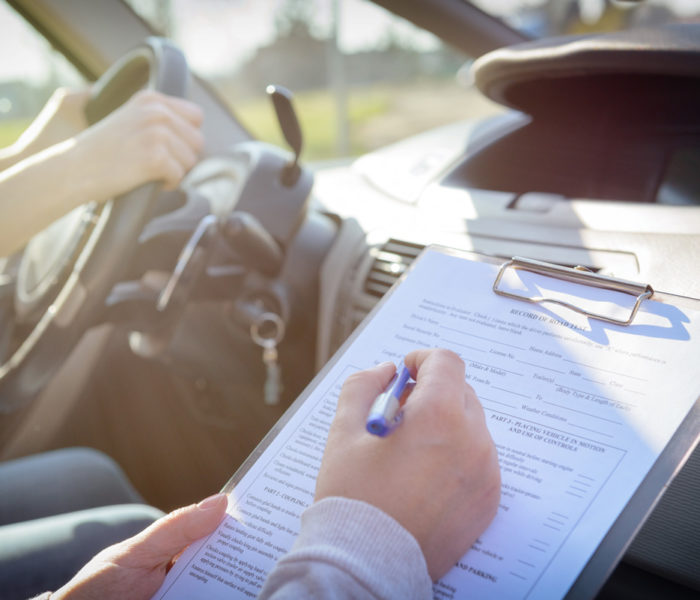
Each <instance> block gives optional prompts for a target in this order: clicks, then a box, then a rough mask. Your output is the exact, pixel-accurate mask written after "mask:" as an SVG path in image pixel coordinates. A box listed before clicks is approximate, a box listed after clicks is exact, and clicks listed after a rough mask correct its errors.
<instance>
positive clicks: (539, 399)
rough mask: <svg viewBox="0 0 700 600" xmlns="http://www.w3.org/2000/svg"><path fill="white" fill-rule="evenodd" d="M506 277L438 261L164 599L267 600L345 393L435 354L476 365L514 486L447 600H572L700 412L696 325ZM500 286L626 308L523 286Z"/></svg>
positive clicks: (293, 425)
mask: <svg viewBox="0 0 700 600" xmlns="http://www.w3.org/2000/svg"><path fill="white" fill-rule="evenodd" d="M496 270H497V267H496V266H494V265H490V264H485V263H480V262H473V261H469V260H464V259H462V258H459V257H455V256H452V255H448V254H444V253H441V252H438V251H435V250H430V251H427V252H426V253H425V254H424V255H423V256H422V258H421V259H420V260H419V261H418V262H417V263H416V265H415V266H414V269H413V271H412V272H411V273H410V275H409V277H408V278H407V279H406V280H405V281H404V282H403V283H402V284H401V285H400V286H399V287H398V288H397V289H396V290H395V291H394V292H393V294H392V295H391V297H390V298H388V300H387V301H386V302H385V303H384V304H383V305H382V306H381V307H380V309H379V310H378V311H377V312H376V314H375V315H374V317H373V319H372V321H371V323H370V324H368V325H367V326H365V327H364V328H363V329H362V331H361V332H360V334H359V335H358V336H357V337H356V338H355V340H354V341H353V342H352V344H351V345H350V347H348V348H347V349H346V350H345V352H344V353H343V355H342V357H340V358H339V359H338V360H337V361H336V362H335V363H334V365H333V366H332V367H331V368H330V370H329V371H328V372H327V373H326V375H325V377H324V378H323V379H322V381H320V383H318V384H317V385H316V386H315V388H314V389H313V391H311V393H310V394H309V396H308V398H307V399H306V401H305V402H304V403H303V405H302V406H301V407H300V408H299V409H298V410H297V412H296V413H295V414H294V415H293V416H292V418H291V419H290V420H289V422H288V423H287V424H286V425H285V426H284V428H283V429H282V431H281V432H280V433H279V434H278V435H277V436H276V437H275V438H274V439H273V440H272V442H271V443H270V445H269V446H268V447H267V449H266V450H265V452H264V453H263V454H262V455H261V457H260V458H259V459H258V460H257V461H256V462H255V464H254V465H253V466H252V467H251V468H250V469H249V471H248V472H247V473H246V474H245V475H244V476H243V478H242V479H241V480H240V482H239V483H238V485H236V487H235V490H233V492H232V494H231V502H230V506H231V511H230V512H231V514H237V515H238V517H237V518H234V517H232V516H230V517H227V519H226V520H225V521H224V523H223V524H222V526H221V527H220V528H219V530H218V531H217V532H215V533H214V534H212V535H211V536H209V537H208V538H206V539H204V540H202V541H200V542H198V543H197V544H194V545H193V546H192V547H191V548H190V549H189V550H188V551H187V552H186V554H185V555H183V557H182V558H181V559H180V560H179V561H178V563H177V564H176V565H175V567H174V568H173V569H172V571H171V573H170V574H169V575H168V578H167V579H166V582H165V584H164V585H163V587H162V588H161V590H160V591H159V592H158V593H157V594H156V596H155V598H157V599H159V600H160V599H164V600H173V599H184V598H188V599H193V598H208V599H217V598H222V599H223V598H237V597H240V598H246V597H255V596H256V594H257V593H258V592H259V590H260V588H261V586H262V584H263V582H264V580H265V576H266V574H267V572H268V571H269V570H270V569H271V568H272V566H273V565H274V563H275V561H276V560H277V558H279V557H280V556H281V555H282V554H283V553H284V552H286V551H287V549H288V548H290V547H291V545H292V543H293V541H294V539H295V537H296V535H297V532H298V528H299V515H300V514H301V512H302V511H303V509H304V508H305V507H306V506H308V505H310V504H311V502H312V500H313V492H314V485H315V477H316V473H317V470H318V467H319V464H320V459H321V456H322V453H323V449H324V446H325V440H326V434H327V431H328V427H329V425H330V422H331V420H332V418H333V414H334V410H335V403H336V400H337V397H338V394H339V392H340V388H341V385H342V383H343V381H344V380H345V378H346V377H347V376H348V375H349V374H350V373H352V372H354V371H356V370H359V369H364V368H367V367H370V366H372V365H374V364H377V363H380V362H383V361H386V360H393V361H395V362H399V361H400V360H401V359H402V358H403V356H404V355H405V354H406V353H407V352H409V351H411V350H413V349H416V348H430V347H446V348H450V349H452V350H454V351H455V352H457V353H458V354H460V355H461V356H462V358H463V359H464V361H465V363H466V365H467V380H468V381H469V383H470V384H471V385H472V386H473V387H474V389H475V390H476V392H477V395H478V396H479V398H480V400H481V401H482V403H483V406H484V409H485V412H486V417H487V424H488V427H489V429H490V431H491V434H492V436H493V438H494V440H495V443H496V445H497V447H498V452H499V461H500V465H501V472H502V481H503V488H502V498H501V504H500V508H499V511H498V514H497V515H496V518H495V519H494V521H493V523H492V524H491V526H490V527H489V528H488V529H487V531H486V532H484V534H483V535H482V536H481V537H480V539H479V540H478V541H477V543H476V544H475V545H474V547H473V548H472V549H471V550H470V551H469V552H468V553H467V554H466V555H465V556H464V557H463V558H462V559H461V560H460V561H459V562H458V563H457V565H456V566H455V567H454V568H453V569H452V570H451V571H450V572H449V573H448V574H447V575H446V576H445V577H444V578H443V579H442V580H441V581H439V582H438V583H437V584H435V586H434V594H435V597H436V598H441V599H450V598H464V597H468V598H470V599H472V600H477V599H482V598H484V599H486V598H499V599H509V598H557V597H562V596H564V595H565V594H566V592H567V590H568V589H569V587H570V586H571V584H572V583H573V582H574V580H575V579H576V577H577V576H578V574H579V573H580V571H581V569H582V568H583V567H584V565H585V564H586V562H587V561H588V559H589V557H590V556H591V554H592V553H593V552H594V551H595V549H596V547H597V546H598V544H599V543H600V541H601V540H602V538H603V536H604V535H605V534H606V532H607V531H608V529H609V528H610V526H611V525H612V524H613V522H614V521H615V519H616V518H617V517H618V515H619V514H620V512H621V511H622V509H623V508H624V506H625V504H626V503H627V501H628V500H629V499H630V497H631V496H632V494H633V493H634V491H635V490H636V488H637V486H638V485H639V484H640V482H641V481H642V479H643V478H644V476H645V475H646V474H647V472H648V470H649V469H650V467H651V466H652V464H653V462H654V460H655V459H656V458H657V457H658V455H659V454H660V452H661V451H662V450H663V448H664V447H665V445H666V444H667V443H668V441H669V439H670V438H671V436H672V435H673V433H674V432H675V431H676V429H677V428H678V426H679V425H680V423H681V421H682V420H683V418H684V417H685V416H686V414H687V413H688V411H689V410H690V408H691V407H692V406H693V404H694V402H695V399H696V398H697V397H698V393H699V392H700V370H699V369H697V356H699V355H700V317H699V315H698V314H697V313H694V312H691V311H688V310H680V309H679V308H677V307H674V306H671V305H667V304H661V303H657V302H651V301H647V302H645V303H644V304H643V307H642V311H641V312H640V313H639V315H638V316H637V318H636V319H635V322H634V324H633V325H631V326H629V327H618V326H614V325H609V324H605V323H603V322H601V321H592V320H591V321H589V320H588V319H585V318H581V317H575V316H573V315H572V314H571V312H570V311H566V310H565V309H561V310H559V309H557V310H556V311H553V310H552V309H550V308H546V307H541V306H538V305H530V304H526V303H523V302H519V301H517V300H510V299H507V298H502V297H500V296H496V295H495V294H494V293H493V292H492V291H491V285H492V282H493V280H494V277H495V273H496ZM504 284H505V285H510V286H512V287H514V288H522V289H530V290H532V289H538V288H540V287H542V286H546V287H547V289H548V290H555V291H556V292H557V293H559V294H563V295H569V296H571V295H572V294H573V295H574V297H576V295H583V296H585V297H586V298H587V300H588V301H590V302H592V303H598V304H601V303H606V302H608V303H609V304H615V303H617V302H618V301H619V298H618V296H617V295H616V294H614V293H611V292H606V291H605V290H597V289H592V288H586V289H585V290H582V289H581V286H576V285H574V284H569V283H565V282H561V281H556V280H552V279H545V278H541V277H539V276H537V275H533V274H531V273H527V272H518V273H517V274H511V275H509V279H508V280H507V281H506V282H505V283H504ZM601 305H602V304H601ZM409 400H410V399H409Z"/></svg>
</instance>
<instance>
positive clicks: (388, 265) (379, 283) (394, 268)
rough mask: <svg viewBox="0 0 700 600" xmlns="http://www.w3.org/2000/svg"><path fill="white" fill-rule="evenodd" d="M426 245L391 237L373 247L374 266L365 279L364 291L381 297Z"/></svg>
mask: <svg viewBox="0 0 700 600" xmlns="http://www.w3.org/2000/svg"><path fill="white" fill-rule="evenodd" d="M423 248H424V246H422V245H420V244H412V243H410V242H404V241H402V240H395V239H390V240H389V241H388V242H386V243H385V244H384V245H382V246H380V247H378V248H374V249H372V250H371V251H370V252H371V254H372V256H373V259H374V260H373V261H372V266H371V267H370V269H369V272H368V273H367V278H366V279H365V284H364V292H365V293H366V294H369V295H370V296H374V297H376V298H381V297H382V296H383V295H384V294H385V293H386V292H388V291H389V288H390V287H391V286H392V285H394V282H395V281H396V280H397V279H398V278H399V277H401V275H402V274H403V272H404V271H405V270H406V269H407V268H408V266H409V265H410V264H411V263H412V262H413V261H414V259H415V258H416V256H418V255H419V254H420V252H421V250H423Z"/></svg>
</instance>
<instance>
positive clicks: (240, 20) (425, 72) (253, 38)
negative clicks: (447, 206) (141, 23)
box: [129, 0, 501, 162]
mask: <svg viewBox="0 0 700 600" xmlns="http://www.w3.org/2000/svg"><path fill="white" fill-rule="evenodd" d="M129 4H131V6H132V7H133V9H134V10H135V11H136V12H138V13H139V14H140V15H141V16H142V17H143V18H144V19H146V20H147V21H148V22H149V23H150V24H151V25H152V26H153V28H154V29H155V30H157V31H160V32H163V33H165V34H166V35H168V36H169V37H171V38H172V39H173V40H174V42H175V43H176V44H178V45H179V46H180V47H181V48H182V49H183V50H184V52H185V54H186V56H187V58H188V61H189V63H190V66H191V68H192V69H193V71H194V72H195V73H197V74H198V75H200V76H201V77H203V78H205V79H207V80H208V81H209V83H210V84H212V85H213V86H214V87H215V88H216V90H217V92H218V94H219V96H220V97H221V98H222V99H223V100H224V101H225V102H226V103H227V104H228V105H229V106H230V108H231V110H232V111H233V113H234V114H235V115H236V116H237V117H238V118H239V119H240V120H241V122H242V123H243V124H244V126H245V127H246V128H247V129H248V130H249V131H250V132H251V133H252V134H253V135H254V136H255V137H257V138H259V139H262V140H264V141H268V142H271V143H274V144H282V145H284V143H283V141H282V137H281V135H280V132H279V127H278V124H277V120H276V118H275V117H274V113H273V111H272V107H271V103H270V101H269V99H268V98H267V97H266V96H265V88H266V87H267V85H269V84H279V85H283V86H285V87H287V88H289V89H290V90H291V91H292V92H293V93H294V94H295V106H296V108H297V112H298V113H299V118H300V121H301V126H302V130H303V133H304V150H303V154H302V159H303V160H305V161H307V162H308V161H319V160H328V159H337V158H339V157H352V156H358V155H361V154H364V153H366V152H369V151H371V150H373V149H375V148H379V147H382V146H385V145H387V144H390V143H392V142H394V141H397V140H399V139H403V138H406V137H408V136H409V135H412V134H415V133H418V132H421V131H425V130H428V129H431V128H434V127H437V126H440V125H445V124H447V123H452V122H455V121H458V120H461V119H467V118H478V117H480V116H484V115H486V114H489V113H493V112H494V111H498V110H501V109H500V107H498V106H497V105H495V104H493V103H492V102H490V101H488V100H486V99H485V98H483V97H482V96H481V95H480V94H479V93H478V92H477V91H476V90H474V89H473V88H472V87H471V85H470V83H469V79H468V71H469V69H468V67H469V64H470V63H471V59H470V57H469V56H467V55H466V54H463V53H462V52H459V51H457V50H455V49H453V48H452V47H450V46H447V45H446V44H443V43H442V42H441V41H440V39H439V38H437V37H436V36H434V35H432V34H430V33H428V32H427V31H425V30H422V29H420V28H418V27H416V26H414V25H412V24H411V23H409V22H407V21H405V20H403V19H400V18H398V17H396V16H394V15H393V14H391V13H389V12H388V11H386V10H384V9H382V8H380V7H378V6H376V5H374V4H372V3H371V2H368V1H367V0H238V1H237V2H229V1H225V0H171V1H169V2H162V1H151V2H146V1H143V0H131V1H130V2H129Z"/></svg>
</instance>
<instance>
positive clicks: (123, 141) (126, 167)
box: [0, 90, 204, 256]
mask: <svg viewBox="0 0 700 600" xmlns="http://www.w3.org/2000/svg"><path fill="white" fill-rule="evenodd" d="M85 99H86V96H85V97H84V98H82V99H81V97H80V96H78V95H75V94H66V93H65V92H61V93H60V94H59V95H58V96H57V97H56V99H55V100H56V103H55V105H54V108H55V110H53V109H52V110H50V111H48V112H49V113H50V114H49V117H50V118H48V120H47V121H46V123H45V124H46V127H39V128H38V131H40V132H42V131H43V132H44V134H42V135H41V136H39V137H43V139H45V138H46V137H47V136H48V131H49V129H51V130H52V131H54V130H55V128H54V127H53V124H55V123H56V122H57V121H61V120H66V119H65V117H66V112H68V113H71V111H72V112H73V113H75V114H79V113H80V112H82V107H83V106H84V101H85ZM59 109H60V110H59ZM76 118H77V117H76ZM202 119H203V113H202V110H201V109H200V108H199V106H197V105H196V104H194V103H192V102H189V101H187V100H183V99H181V98H174V97H171V96H166V95H164V94H161V93H159V92H156V91H152V90H143V91H140V92H137V93H136V94H135V95H134V96H133V97H132V98H131V99H129V100H128V101H127V102H125V103H124V104H123V105H122V106H120V107H119V108H117V109H116V110H115V111H114V112H112V113H110V114H109V115H107V116H106V117H105V118H104V119H102V120H101V121H99V122H97V123H95V124H94V125H92V126H91V127H88V128H87V129H84V130H83V131H81V132H80V133H78V134H77V135H75V136H74V137H69V138H68V139H66V140H63V141H61V142H59V143H57V144H54V145H52V146H49V147H48V148H45V149H44V150H41V151H39V152H37V153H36V154H32V155H30V156H27V157H22V159H21V160H19V161H18V162H15V160H17V159H16V158H15V160H10V162H14V163H15V164H13V165H12V166H9V167H8V168H6V169H5V170H4V171H0V256H6V255H8V254H10V253H11V252H14V251H16V250H17V249H19V248H21V247H22V246H23V245H24V244H25V243H26V242H27V241H28V240H29V239H30V238H31V237H32V236H34V235H36V234H37V233H39V232H40V231H41V230H42V229H44V228H45V227H47V226H48V225H49V224H51V223H52V222H54V221H55V220H56V219H58V218H60V217H62V216H63V215H65V214H66V213H68V212H70V211H71V210H72V209H74V208H75V207H77V206H80V205H81V204H85V203H86V202H104V201H106V200H109V199H111V198H114V197H115V196H118V195H120V194H123V193H126V192H129V191H131V190H133V189H135V188H137V187H139V186H140V185H142V184H144V183H148V182H151V181H160V182H162V183H163V185H164V186H165V188H166V189H172V188H175V187H176V186H177V185H178V184H179V183H180V181H181V180H182V178H183V177H184V175H185V174H186V173H187V171H188V170H189V169H190V168H191V167H192V166H193V165H194V164H195V162H196V161H197V158H198V155H199V153H200V152H201V149H202V145H203V141H204V138H203V136H202V133H201V131H200V126H201V124H202ZM78 120H79V119H78ZM67 121H70V119H67ZM49 123H51V124H52V125H51V127H49V126H48V124H49ZM74 125H77V126H79V125H80V123H74ZM30 137H33V138H34V139H35V141H36V138H35V137H34V136H30ZM31 145H33V146H36V145H38V143H37V144H31ZM0 158H1V157H0ZM6 158H7V157H6ZM2 162H3V161H2V160H0V163H2ZM9 215H12V219H10V218H9ZM3 223H4V224H6V226H3Z"/></svg>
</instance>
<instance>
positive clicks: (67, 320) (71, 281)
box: [0, 38, 189, 412]
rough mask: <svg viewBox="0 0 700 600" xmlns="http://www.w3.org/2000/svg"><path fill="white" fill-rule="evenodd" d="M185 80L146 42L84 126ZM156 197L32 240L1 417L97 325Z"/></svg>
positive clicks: (82, 210)
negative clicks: (145, 92)
mask: <svg viewBox="0 0 700 600" xmlns="http://www.w3.org/2000/svg"><path fill="white" fill-rule="evenodd" d="M188 79H189V71H188V68H187V63H186V60H185V57H184V55H183V54H182V52H181V51H180V50H179V49H178V48H177V47H175V46H174V45H172V44H171V43H170V42H168V41H167V40H164V39H161V38H149V39H148V40H146V42H145V43H144V44H143V45H141V46H139V47H137V48H136V49H134V50H132V51H131V52H129V53H128V54H126V55H125V56H123V57H122V58H121V59H119V60H118V61H117V62H116V63H115V64H114V65H112V66H111V67H110V68H109V69H108V70H107V71H106V72H105V73H104V74H103V75H102V76H101V77H100V79H99V80H98V81H97V82H96V83H95V84H94V86H93V88H92V94H91V98H90V100H89V101H88V104H87V107H86V110H85V114H86V117H87V119H88V122H90V123H94V122H96V121H99V120H100V119H101V118H103V117H104V116H106V115H107V114H109V113H110V112H112V111H113V110H114V109H116V108H117V107H119V106H120V105H121V104H123V103H124V102H125V101H126V100H128V99H129V98H130V97H131V96H132V95H133V94H134V93H135V92H137V91H139V90H140V89H144V88H148V89H154V90H157V91H160V92H163V93H165V94H169V95H172V96H180V97H182V96H184V95H185V91H186V87H187V83H188ZM115 168H119V167H118V165H115ZM159 191H160V186H159V184H157V183H148V184H145V185H143V186H140V187H138V188H136V189H134V190H132V191H130V192H127V193H126V194H123V195H122V196H121V197H119V198H116V199H114V200H110V201H108V202H106V203H104V204H101V205H97V204H89V205H84V206H81V207H79V208H77V209H75V210H74V211H72V212H71V213H69V214H68V215H66V216H65V217H63V218H61V219H59V220H58V221H56V222H55V223H53V224H52V225H51V226H49V227H48V228H47V229H46V230H45V231H43V232H41V233H39V234H38V235H36V236H35V237H34V238H32V240H30V242H29V244H28V245H27V247H26V248H25V250H24V252H23V254H22V257H21V259H20V260H21V262H20V265H19V270H18V273H17V281H16V285H15V290H14V315H13V319H14V322H13V324H12V326H13V329H14V331H13V334H14V335H15V337H16V338H18V339H17V340H14V341H13V342H11V346H10V349H9V353H8V356H7V357H6V358H5V359H4V362H2V364H0V412H10V411H12V410H15V409H17V408H19V407H21V406H23V405H24V404H26V403H27V402H29V401H30V400H31V399H33V398H34V397H35V396H36V395H37V393H38V392H39V391H40V390H41V389H42V388H43V387H44V385H46V383H47V382H48V380H49V379H50V378H51V376H52V375H53V374H54V373H55V372H56V370H57V369H58V367H59V366H60V365H61V364H62V362H63V360H64V359H65V358H66V357H67V356H68V354H69V352H70V350H71V349H72V348H73V346H74V345H75V344H76V343H77V342H78V340H79V339H80V337H81V336H82V334H83V333H84V332H85V331H86V330H87V329H88V328H89V327H90V326H91V325H92V324H94V322H95V318H96V316H97V315H98V314H99V312H100V311H101V310H102V308H103V306H104V301H105V298H106V297H107V295H108V294H109V292H110V290H111V289H112V287H113V286H114V284H115V283H116V282H117V281H119V279H120V276H121V275H122V273H123V272H124V269H125V267H126V265H127V264H128V262H129V258H130V256H131V253H132V251H133V248H134V247H135V246H136V243H137V239H138V236H139V233H140V232H141V230H142V229H143V227H144V225H145V224H146V222H147V220H148V218H149V216H150V214H151V210H152V207H153V205H154V204H155V201H156V199H157V197H158V193H159ZM1 345H2V344H0V346H1ZM0 360H3V357H2V356H0Z"/></svg>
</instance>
